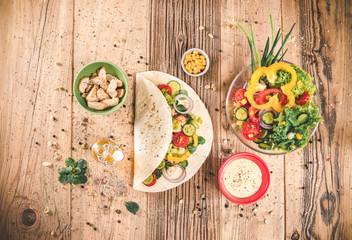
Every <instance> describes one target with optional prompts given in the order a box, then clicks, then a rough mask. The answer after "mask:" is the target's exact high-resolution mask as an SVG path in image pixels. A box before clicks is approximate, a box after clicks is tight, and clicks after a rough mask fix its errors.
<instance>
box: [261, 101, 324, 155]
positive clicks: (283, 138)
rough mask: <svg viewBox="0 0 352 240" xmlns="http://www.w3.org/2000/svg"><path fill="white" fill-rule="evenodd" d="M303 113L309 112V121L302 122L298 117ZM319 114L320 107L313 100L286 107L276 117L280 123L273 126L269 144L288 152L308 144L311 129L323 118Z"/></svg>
mask: <svg viewBox="0 0 352 240" xmlns="http://www.w3.org/2000/svg"><path fill="white" fill-rule="evenodd" d="M302 113H306V114H308V116H309V118H308V120H307V122H305V123H303V124H300V123H299V121H298V119H297V117H298V116H299V115H300V114H302ZM318 114H319V109H318V107H317V106H316V105H315V104H314V103H312V102H309V103H307V104H305V105H304V106H295V107H293V108H291V109H289V108H287V107H286V108H285V109H284V111H283V112H282V113H280V115H279V117H278V118H276V119H275V121H276V122H277V124H278V125H276V126H274V128H273V134H271V135H270V138H269V140H268V142H269V144H272V145H273V149H279V150H284V151H286V152H291V151H293V150H294V149H295V148H302V147H304V146H306V145H307V143H308V142H309V137H310V132H309V129H311V128H314V127H315V126H316V124H317V123H319V122H320V121H321V120H322V118H321V117H319V116H318Z"/></svg>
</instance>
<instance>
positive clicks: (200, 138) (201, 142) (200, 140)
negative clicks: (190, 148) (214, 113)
mask: <svg viewBox="0 0 352 240" xmlns="http://www.w3.org/2000/svg"><path fill="white" fill-rule="evenodd" d="M204 143H205V139H204V138H203V137H202V136H198V145H202V144H204Z"/></svg>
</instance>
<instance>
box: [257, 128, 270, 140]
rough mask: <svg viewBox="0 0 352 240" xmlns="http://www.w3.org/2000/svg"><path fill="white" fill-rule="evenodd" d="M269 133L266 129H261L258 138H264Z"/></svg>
mask: <svg viewBox="0 0 352 240" xmlns="http://www.w3.org/2000/svg"><path fill="white" fill-rule="evenodd" d="M268 134H269V131H268V130H266V129H262V133H261V134H260V136H259V138H258V139H260V140H264V139H265V138H266V137H267V136H268Z"/></svg>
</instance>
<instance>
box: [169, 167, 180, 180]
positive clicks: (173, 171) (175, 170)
mask: <svg viewBox="0 0 352 240" xmlns="http://www.w3.org/2000/svg"><path fill="white" fill-rule="evenodd" d="M166 174H167V176H168V177H169V178H170V179H173V180H176V179H179V178H180V177H181V176H182V174H183V170H182V169H181V168H180V167H175V166H172V167H169V168H168V169H166Z"/></svg>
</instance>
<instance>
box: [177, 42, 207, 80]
mask: <svg viewBox="0 0 352 240" xmlns="http://www.w3.org/2000/svg"><path fill="white" fill-rule="evenodd" d="M193 51H198V53H200V54H201V55H203V56H204V57H205V59H206V62H207V65H206V66H205V69H204V70H203V71H202V72H200V73H198V74H192V73H189V72H188V71H187V70H186V68H185V64H184V60H185V57H186V55H187V54H189V53H192V52H193ZM209 65H210V60H209V57H208V54H206V53H205V52H204V51H203V50H202V49H199V48H191V49H188V50H187V51H186V52H185V53H184V54H183V55H182V59H181V66H182V69H183V71H184V72H185V73H186V74H187V75H189V76H192V77H199V76H202V75H204V74H205V73H206V72H207V71H208V69H209Z"/></svg>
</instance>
